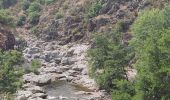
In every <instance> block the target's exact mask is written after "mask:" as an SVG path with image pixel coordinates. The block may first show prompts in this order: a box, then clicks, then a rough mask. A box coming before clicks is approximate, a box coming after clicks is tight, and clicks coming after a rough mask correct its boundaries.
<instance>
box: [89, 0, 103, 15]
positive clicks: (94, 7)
mask: <svg viewBox="0 0 170 100" xmlns="http://www.w3.org/2000/svg"><path fill="white" fill-rule="evenodd" d="M103 4H104V1H103V0H96V1H95V2H92V4H91V6H90V7H89V8H88V9H87V17H88V18H92V17H95V16H97V15H98V14H99V11H100V9H101V8H102V5H103Z"/></svg>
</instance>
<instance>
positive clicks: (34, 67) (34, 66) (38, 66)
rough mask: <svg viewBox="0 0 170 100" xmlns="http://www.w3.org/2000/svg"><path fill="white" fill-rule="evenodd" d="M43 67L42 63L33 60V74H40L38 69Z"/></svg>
mask: <svg viewBox="0 0 170 100" xmlns="http://www.w3.org/2000/svg"><path fill="white" fill-rule="evenodd" d="M40 67H41V62H40V61H39V60H33V61H32V62H31V69H30V71H31V72H34V73H38V68H40Z"/></svg>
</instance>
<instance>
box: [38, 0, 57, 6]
mask: <svg viewBox="0 0 170 100" xmlns="http://www.w3.org/2000/svg"><path fill="white" fill-rule="evenodd" d="M55 1H56V0H36V2H39V3H40V4H42V5H45V4H46V5H49V4H51V3H53V2H55Z"/></svg>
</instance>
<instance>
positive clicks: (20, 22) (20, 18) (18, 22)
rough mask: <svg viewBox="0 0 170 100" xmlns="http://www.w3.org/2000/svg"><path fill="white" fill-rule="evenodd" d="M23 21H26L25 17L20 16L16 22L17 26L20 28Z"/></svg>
mask: <svg viewBox="0 0 170 100" xmlns="http://www.w3.org/2000/svg"><path fill="white" fill-rule="evenodd" d="M25 21H26V16H25V15H22V16H20V17H19V19H18V21H17V25H18V26H22V25H24V23H25Z"/></svg>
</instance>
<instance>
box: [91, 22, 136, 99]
mask: <svg viewBox="0 0 170 100" xmlns="http://www.w3.org/2000/svg"><path fill="white" fill-rule="evenodd" d="M121 27H122V26H121V24H118V25H117V27H116V28H115V30H113V32H112V33H109V34H102V35H99V34H97V35H95V41H94V42H95V47H93V48H92V49H90V50H89V52H88V54H89V56H90V58H91V59H90V61H89V63H90V65H91V66H90V71H91V73H92V76H93V77H95V79H96V81H97V83H98V84H99V85H100V87H101V88H102V89H106V90H107V91H112V90H115V91H121V92H122V93H126V92H125V91H124V90H121V89H122V88H120V89H119V88H118V87H119V83H118V82H117V81H121V80H124V81H122V82H126V83H127V81H125V80H127V75H126V66H127V65H128V62H129V60H130V59H131V55H129V54H130V53H131V50H130V49H129V48H127V47H126V46H124V45H123V44H122V42H121V41H122V40H121V39H122V32H121V31H122V28H121ZM122 84H123V83H122ZM124 84H125V83H124ZM129 84H130V83H129ZM128 89H129V88H128ZM129 90H130V89H129ZM132 90H133V89H132ZM127 91H128V90H127ZM116 93H117V92H113V95H114V96H115V95H116ZM127 94H128V93H127ZM122 96H124V95H123V94H122ZM130 96H131V95H130ZM115 100H116V99H115Z"/></svg>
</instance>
